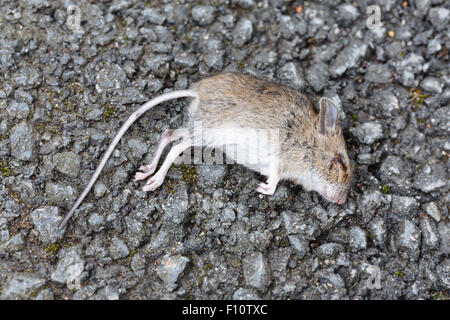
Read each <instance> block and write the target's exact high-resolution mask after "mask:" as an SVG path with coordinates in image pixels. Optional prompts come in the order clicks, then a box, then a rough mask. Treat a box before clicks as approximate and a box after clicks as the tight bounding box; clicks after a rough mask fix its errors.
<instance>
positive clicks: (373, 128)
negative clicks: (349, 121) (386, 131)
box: [350, 121, 383, 144]
mask: <svg viewBox="0 0 450 320" xmlns="http://www.w3.org/2000/svg"><path fill="white" fill-rule="evenodd" d="M350 132H351V133H352V134H354V135H355V136H356V137H357V138H358V140H359V141H360V142H361V143H365V144H372V143H374V142H375V141H376V140H378V139H381V138H383V126H382V125H381V123H379V122H376V121H370V122H365V123H362V124H359V125H358V126H356V127H354V128H350Z"/></svg>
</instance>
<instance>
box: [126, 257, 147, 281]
mask: <svg viewBox="0 0 450 320" xmlns="http://www.w3.org/2000/svg"><path fill="white" fill-rule="evenodd" d="M145 265H146V263H145V256H144V255H143V254H142V253H136V254H135V255H134V256H133V259H131V264H130V268H131V270H132V271H133V272H134V274H135V275H136V276H138V277H139V278H143V277H144V275H145Z"/></svg>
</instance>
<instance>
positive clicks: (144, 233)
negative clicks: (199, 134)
mask: <svg viewBox="0 0 450 320" xmlns="http://www.w3.org/2000/svg"><path fill="white" fill-rule="evenodd" d="M91 2H92V3H91ZM91 2H90V1H79V2H78V1H69V0H66V1H50V0H47V1H46V0H28V1H4V0H2V1H1V9H0V70H1V74H0V116H1V120H0V177H1V184H0V290H1V293H0V298H2V299H118V298H120V299H245V298H254V299H257V298H264V299H422V298H424V299H448V298H449V297H450V295H449V288H450V259H449V253H450V220H449V213H448V205H449V200H450V193H449V181H448V180H449V179H448V178H449V176H448V175H449V162H448V153H449V151H450V140H449V123H450V109H449V101H450V86H449V84H450V73H449V53H448V48H450V37H449V35H450V27H449V25H450V23H449V7H450V6H449V2H448V1H445V0H441V1H439V0H414V1H412V0H410V1H407V3H405V4H403V1H393V0H382V1H381V0H379V1H375V0H373V1H353V3H355V4H356V3H357V4H358V5H357V6H352V5H350V2H347V1H339V2H338V1H331V0H329V1H320V2H319V1H317V2H305V1H282V0H270V1H254V0H236V1H234V0H233V1H221V0H217V1H212V2H211V3H210V5H211V6H209V5H207V4H206V3H203V4H202V3H201V1H192V3H189V2H188V1H174V2H173V1H148V2H144V1H142V2H140V1H131V0H118V1H117V0H115V1H111V2H110V1H91ZM70 4H78V5H79V7H80V9H81V29H80V30H71V29H69V28H68V26H67V24H66V21H67V19H68V14H67V10H66V8H67V7H68V6H69V5H70ZM371 4H379V5H380V8H381V13H382V16H381V18H382V20H381V22H382V24H383V25H382V27H381V28H380V29H376V30H369V29H368V28H367V27H366V19H367V16H368V15H367V13H366V8H367V6H368V5H371ZM300 5H301V6H302V12H301V13H296V10H297V8H298V6H300ZM221 71H235V72H246V73H250V74H253V75H257V76H259V77H261V78H264V79H268V80H274V81H277V82H282V83H285V84H288V85H290V86H293V87H295V88H301V87H303V86H305V85H306V84H309V85H310V86H311V87H312V88H314V90H315V91H316V92H317V93H318V94H320V95H325V96H328V97H330V98H332V99H333V100H334V101H335V103H336V104H337V105H338V106H339V108H340V109H341V110H342V112H341V114H340V119H341V124H342V126H343V127H344V132H345V137H346V140H347V143H348V148H349V154H350V156H351V158H352V160H353V166H354V171H355V178H354V184H353V187H352V191H351V194H350V196H349V199H348V202H347V203H345V205H342V206H337V205H333V204H330V203H327V202H325V201H323V200H322V199H320V197H319V196H318V195H317V194H316V193H311V192H304V191H303V190H302V188H301V187H300V186H295V185H293V184H291V183H287V182H283V183H282V184H281V185H280V186H279V188H278V190H277V192H276V193H275V194H274V195H273V196H270V197H267V196H262V195H260V194H258V193H257V192H256V191H255V188H256V187H257V185H258V182H259V181H260V180H261V179H262V177H261V176H259V175H258V174H256V173H254V172H251V171H249V170H247V169H245V168H243V167H241V166H222V165H185V166H182V165H176V166H174V167H173V168H171V169H170V171H169V177H168V179H167V180H166V182H165V183H164V184H163V186H162V187H161V188H159V189H158V190H156V191H155V192H153V193H150V194H146V193H144V192H142V191H140V190H141V187H142V182H141V183H136V182H134V181H133V175H134V172H135V171H136V170H137V169H138V168H139V166H140V165H142V164H143V163H146V162H148V160H150V158H151V154H152V151H153V150H154V149H155V147H156V143H157V141H158V139H159V136H160V134H161V133H162V132H163V131H164V130H165V129H167V128H169V127H170V128H176V127H178V126H179V125H180V124H181V122H182V110H183V107H184V106H185V102H184V101H182V100H180V101H174V102H171V103H167V104H164V105H161V106H159V107H157V108H156V109H154V110H152V111H151V112H149V113H148V114H146V115H145V116H143V117H142V118H141V119H140V120H139V121H137V122H136V123H135V124H134V125H133V126H132V128H131V129H130V130H129V132H128V133H127V134H126V136H125V138H124V139H123V140H122V142H121V143H120V144H119V146H118V148H117V150H116V151H115V152H114V154H113V157H112V158H111V159H110V161H109V162H108V165H107V167H106V169H105V170H104V172H103V173H102V175H101V176H100V179H99V180H98V182H97V184H96V185H95V187H94V188H93V190H92V192H91V193H90V195H89V196H88V197H87V199H86V200H85V201H84V203H83V204H82V206H81V207H80V209H79V210H78V211H77V213H76V217H75V219H72V220H71V221H70V223H69V227H68V228H67V229H66V231H65V232H64V233H59V232H58V231H57V225H58V223H59V222H60V221H61V219H62V216H63V215H64V214H65V213H66V212H67V211H68V209H69V208H70V206H71V205H72V204H73V202H74V200H75V199H76V197H77V196H78V195H79V193H80V192H81V191H82V188H83V187H84V186H85V184H86V183H87V181H88V180H89V177H90V175H91V174H92V173H93V170H94V169H95V167H96V165H97V163H98V162H99V160H100V157H101V155H102V153H103V152H104V151H105V150H106V147H107V145H108V144H109V142H110V140H111V138H112V137H113V135H114V133H115V132H116V131H117V130H118V128H119V127H120V125H121V123H123V121H124V120H125V119H126V118H127V117H128V115H130V114H131V113H132V111H133V110H135V109H136V108H137V107H138V106H139V105H140V104H141V103H143V102H145V101H147V100H149V99H150V98H151V97H154V96H155V95H157V94H161V93H162V92H165V91H166V90H173V89H174V88H175V89H184V88H187V87H188V86H189V84H190V83H191V82H193V81H196V80H198V79H200V78H202V77H205V76H207V75H210V74H215V73H217V72H221ZM377 267H378V268H379V270H380V273H379V279H380V283H379V284H380V286H377V285H376V282H375V283H374V285H376V286H375V287H374V286H373V285H370V284H371V282H368V279H369V278H371V279H373V278H376V275H377V272H376V270H377ZM369 280H370V279H369Z"/></svg>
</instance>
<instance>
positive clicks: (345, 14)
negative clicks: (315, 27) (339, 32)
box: [337, 4, 359, 22]
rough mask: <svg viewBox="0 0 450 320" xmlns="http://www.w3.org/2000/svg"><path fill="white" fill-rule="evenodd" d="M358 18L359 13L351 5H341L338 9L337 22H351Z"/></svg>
mask: <svg viewBox="0 0 450 320" xmlns="http://www.w3.org/2000/svg"><path fill="white" fill-rule="evenodd" d="M358 17H359V11H358V9H357V8H356V7H354V6H352V5H351V4H343V5H340V6H339V7H338V12H337V21H339V22H341V21H344V22H351V21H355V20H356V19H357V18H358Z"/></svg>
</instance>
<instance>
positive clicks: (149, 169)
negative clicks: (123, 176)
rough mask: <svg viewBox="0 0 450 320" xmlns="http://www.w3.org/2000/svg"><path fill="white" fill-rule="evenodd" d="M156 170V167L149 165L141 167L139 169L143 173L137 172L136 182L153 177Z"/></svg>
mask: <svg viewBox="0 0 450 320" xmlns="http://www.w3.org/2000/svg"><path fill="white" fill-rule="evenodd" d="M155 169H156V165H151V164H149V165H147V166H141V167H140V168H139V171H142V172H136V174H135V175H134V181H139V180H144V179H145V178H147V177H148V176H150V175H152V174H153V172H155Z"/></svg>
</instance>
